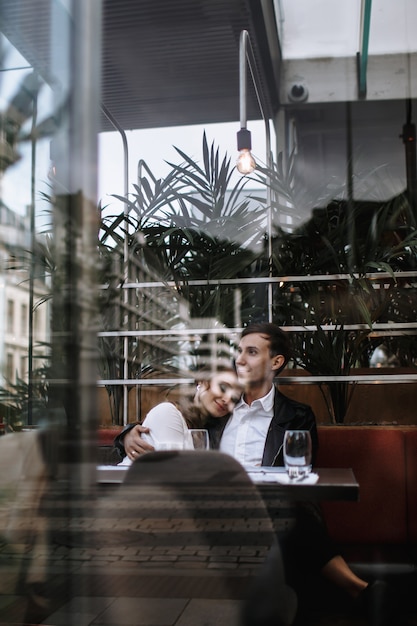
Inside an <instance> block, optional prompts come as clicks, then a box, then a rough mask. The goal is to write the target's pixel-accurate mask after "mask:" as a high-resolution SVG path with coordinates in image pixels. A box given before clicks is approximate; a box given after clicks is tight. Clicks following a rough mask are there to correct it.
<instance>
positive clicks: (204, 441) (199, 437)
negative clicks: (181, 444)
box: [188, 428, 209, 450]
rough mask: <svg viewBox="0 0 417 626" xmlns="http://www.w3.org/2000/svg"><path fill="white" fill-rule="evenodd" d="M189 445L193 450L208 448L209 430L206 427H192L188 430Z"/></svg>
mask: <svg viewBox="0 0 417 626" xmlns="http://www.w3.org/2000/svg"><path fill="white" fill-rule="evenodd" d="M188 437H189V441H188V443H189V447H190V448H191V449H192V450H208V449H209V436H208V430H205V429H204V428H190V429H189V431H188Z"/></svg>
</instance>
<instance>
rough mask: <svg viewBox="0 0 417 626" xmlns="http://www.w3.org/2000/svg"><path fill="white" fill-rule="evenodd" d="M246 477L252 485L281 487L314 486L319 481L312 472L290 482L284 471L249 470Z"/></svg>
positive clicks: (316, 475)
mask: <svg viewBox="0 0 417 626" xmlns="http://www.w3.org/2000/svg"><path fill="white" fill-rule="evenodd" d="M248 475H249V477H250V479H251V480H252V481H253V482H254V483H279V484H281V485H290V484H291V485H314V484H315V483H316V482H317V481H318V479H319V475H318V474H315V473H314V472H310V474H308V475H307V476H305V477H304V478H303V479H302V480H301V479H298V480H294V479H291V480H290V478H289V476H288V474H287V473H286V472H285V471H284V472H268V470H256V471H252V472H251V471H250V470H249V471H248Z"/></svg>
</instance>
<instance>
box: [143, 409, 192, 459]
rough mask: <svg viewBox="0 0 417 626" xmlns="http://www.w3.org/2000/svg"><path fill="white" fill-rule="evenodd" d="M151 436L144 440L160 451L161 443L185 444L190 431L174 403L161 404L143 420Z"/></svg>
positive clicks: (147, 435) (144, 437)
mask: <svg viewBox="0 0 417 626" xmlns="http://www.w3.org/2000/svg"><path fill="white" fill-rule="evenodd" d="M143 426H145V427H147V428H148V429H149V434H143V435H142V438H143V439H145V440H146V441H147V442H148V443H150V444H152V445H153V446H154V447H155V449H156V450H157V449H158V444H159V443H173V444H183V443H184V441H185V436H186V433H187V431H188V428H187V425H186V423H185V420H184V418H183V416H182V414H181V412H180V411H179V410H178V409H177V407H176V406H175V405H174V404H172V402H161V403H160V404H157V405H156V406H155V407H154V408H153V409H151V410H150V411H149V413H148V414H147V416H146V418H145V419H144V420H143Z"/></svg>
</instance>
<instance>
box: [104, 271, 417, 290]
mask: <svg viewBox="0 0 417 626" xmlns="http://www.w3.org/2000/svg"><path fill="white" fill-rule="evenodd" d="M352 277H353V278H356V279H359V278H368V279H369V280H379V279H390V280H393V275H392V274H390V273H389V272H369V273H367V274H365V275H361V274H358V273H354V274H353V275H351V274H309V275H305V276H299V275H297V276H295V275H294V276H270V277H268V276H259V277H253V278H216V279H199V280H188V281H187V286H189V287H201V286H205V285H251V284H260V283H261V284H263V283H289V282H294V283H296V282H300V283H304V282H329V281H333V280H347V281H350V280H352ZM394 278H395V280H398V279H401V278H417V271H414V270H413V271H411V270H410V271H406V272H395V273H394ZM155 287H173V288H174V289H175V288H176V287H177V284H176V283H175V281H173V280H169V281H166V282H164V281H155V282H153V281H145V282H126V283H124V284H120V288H121V289H147V288H155ZM105 288H106V286H105V285H102V286H101V289H105Z"/></svg>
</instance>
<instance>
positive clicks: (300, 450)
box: [284, 430, 311, 479]
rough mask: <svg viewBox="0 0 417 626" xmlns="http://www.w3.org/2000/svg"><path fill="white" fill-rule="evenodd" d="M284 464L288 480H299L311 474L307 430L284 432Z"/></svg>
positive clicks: (309, 439)
mask: <svg viewBox="0 0 417 626" xmlns="http://www.w3.org/2000/svg"><path fill="white" fill-rule="evenodd" d="M284 464H285V469H286V470H287V473H288V476H289V478H290V479H301V478H304V477H305V476H306V475H307V474H309V473H310V472H311V435H310V432H309V431H308V430H287V431H286V432H285V435H284Z"/></svg>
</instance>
